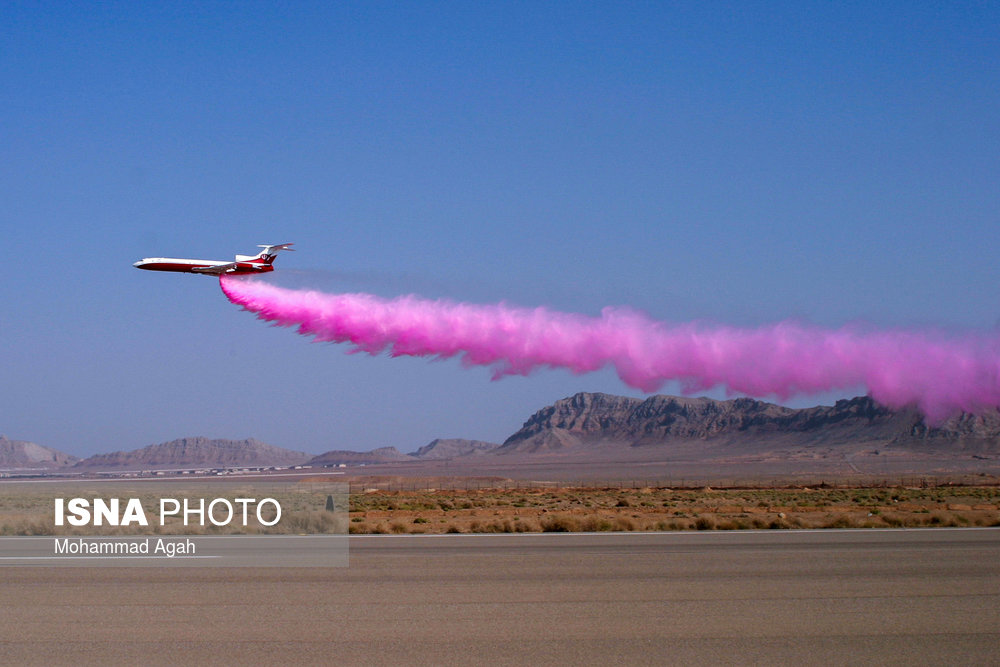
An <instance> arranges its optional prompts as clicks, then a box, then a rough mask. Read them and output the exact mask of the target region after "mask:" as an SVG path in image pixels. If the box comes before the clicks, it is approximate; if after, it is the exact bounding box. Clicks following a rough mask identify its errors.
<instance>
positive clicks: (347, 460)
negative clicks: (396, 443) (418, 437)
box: [308, 447, 412, 466]
mask: <svg viewBox="0 0 1000 667" xmlns="http://www.w3.org/2000/svg"><path fill="white" fill-rule="evenodd" d="M410 460H412V458H411V457H410V456H408V455H407V454H404V453H402V452H401V451H399V450H398V449H396V448H395V447H379V448H377V449H373V450H371V451H369V452H355V451H351V450H347V449H334V450H331V451H329V452H323V453H322V454H320V455H319V456H314V457H313V458H311V459H309V462H308V463H309V465H313V466H331V465H340V464H341V463H343V464H346V465H361V464H365V465H370V464H373V463H395V462H399V461H410Z"/></svg>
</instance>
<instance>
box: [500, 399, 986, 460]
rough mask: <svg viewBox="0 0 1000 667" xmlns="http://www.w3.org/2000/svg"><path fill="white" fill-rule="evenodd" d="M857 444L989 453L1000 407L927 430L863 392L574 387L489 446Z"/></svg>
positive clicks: (741, 448)
mask: <svg viewBox="0 0 1000 667" xmlns="http://www.w3.org/2000/svg"><path fill="white" fill-rule="evenodd" d="M858 445H865V446H870V447H879V446H881V447H895V448H906V449H908V450H913V451H925V452H930V451H934V450H948V451H952V452H954V451H961V452H964V453H966V454H989V455H996V454H998V453H1000V413H997V411H995V410H994V411H991V412H988V413H986V414H984V415H979V416H974V415H969V414H961V415H957V416H955V417H953V418H951V419H949V420H947V421H946V422H944V423H943V424H941V425H938V426H935V427H931V426H928V425H927V424H926V423H925V422H924V420H923V417H922V416H921V415H920V413H919V412H917V411H916V410H912V409H907V410H899V411H893V410H890V409H889V408H886V407H883V406H881V405H879V404H877V403H875V402H874V401H873V400H872V399H871V398H868V397H857V398H853V399H849V400H841V401H837V403H836V404H835V405H833V406H817V407H812V408H803V409H794V408H786V407H783V406H779V405H775V404H773V403H767V402H764V401H757V400H754V399H749V398H737V399H732V400H726V401H718V400H714V399H710V398H679V397H674V396H651V397H649V398H647V399H645V400H643V399H638V398H628V397H623V396H610V395H607V394H587V393H581V394H576V395H575V396H572V397H569V398H565V399H562V400H560V401H556V403H554V404H553V405H550V406H548V407H546V408H543V409H541V410H539V411H538V412H536V413H535V414H534V415H532V416H531V417H530V418H529V419H528V420H527V421H526V422H525V423H524V426H522V428H521V429H520V430H519V431H518V432H517V433H514V434H513V435H512V436H510V437H509V438H507V440H506V441H505V442H504V443H503V445H502V446H501V447H500V448H499V449H498V450H496V451H497V454H501V455H502V454H540V453H556V452H559V453H563V454H565V455H569V454H570V453H572V452H574V451H577V452H579V453H581V454H582V453H583V451H591V450H595V449H608V448H615V449H618V450H621V449H622V448H628V449H632V450H639V449H658V450H662V449H665V448H666V449H672V450H676V451H677V452H678V453H681V452H684V451H689V452H690V453H691V454H692V455H694V454H696V453H698V452H701V453H702V454H712V455H714V456H718V455H723V454H726V455H731V456H739V455H747V454H753V453H763V452H768V451H772V450H787V449H788V448H790V447H791V448H803V447H807V448H812V449H818V448H828V449H829V448H838V447H843V446H850V447H857V446H858Z"/></svg>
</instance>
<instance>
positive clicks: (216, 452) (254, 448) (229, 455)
mask: <svg viewBox="0 0 1000 667" xmlns="http://www.w3.org/2000/svg"><path fill="white" fill-rule="evenodd" d="M308 459H309V454H306V453H304V452H296V451H292V450H290V449H283V448H281V447H275V446H274V445H269V444H267V443H263V442H260V441H259V440H254V439H253V438H250V439H247V440H212V439H209V438H202V437H194V438H181V439H179V440H171V441H170V442H163V443H160V444H158V445H150V446H149V447H143V448H142V449H136V450H133V451H130V452H112V453H110V454H97V455H96V456H91V457H90V458H88V459H84V460H83V461H80V462H79V463H77V464H76V467H78V468H109V469H114V468H122V469H130V470H131V469H156V468H185V467H205V468H215V467H239V466H254V467H256V466H288V465H297V464H300V463H304V462H305V461H307V460H308Z"/></svg>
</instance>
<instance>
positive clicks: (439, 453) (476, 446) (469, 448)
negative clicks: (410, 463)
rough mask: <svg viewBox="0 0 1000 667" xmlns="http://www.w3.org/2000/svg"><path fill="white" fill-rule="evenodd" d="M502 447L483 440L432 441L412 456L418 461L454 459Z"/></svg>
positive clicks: (455, 439)
mask: <svg viewBox="0 0 1000 667" xmlns="http://www.w3.org/2000/svg"><path fill="white" fill-rule="evenodd" d="M499 446H500V445H499V444H498V443H495V442H484V441H482V440H463V439H462V438H447V439H441V438H439V439H437V440H432V441H431V442H429V443H427V444H426V445H424V446H423V447H421V448H420V449H418V450H417V451H415V452H414V453H413V454H412V456H414V457H416V458H418V459H426V460H431V459H452V458H455V457H456V456H470V455H472V454H483V453H485V452H489V451H492V450H494V449H496V448H497V447H499Z"/></svg>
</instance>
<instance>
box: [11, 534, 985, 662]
mask: <svg viewBox="0 0 1000 667" xmlns="http://www.w3.org/2000/svg"><path fill="white" fill-rule="evenodd" d="M350 549H351V553H350V561H351V564H350V566H349V567H347V568H294V569H293V568H267V569H263V568H258V569H251V568H234V569H231V570H225V569H219V568H176V569H156V568H38V567H4V568H2V569H0V577H2V582H3V583H2V584H0V591H2V599H3V603H2V608H0V609H2V611H0V643H2V646H0V649H2V654H0V655H2V658H0V661H2V662H4V663H5V664H38V665H49V664H139V663H142V664H163V665H168V664H169V665H178V664H337V665H441V664H491V665H563V664H571V665H581V664H601V665H606V664H640V665H642V664H648V665H661V664H775V663H779V664H780V663H783V664H789V663H794V664H817V665H818V664H823V665H831V664H844V665H847V664H908V665H911V664H997V663H1000V530H997V529H979V530H956V529H928V530H893V531H807V532H790V531H762V532H756V531H753V532H750V531H747V532H711V533H660V534H597V535H589V534H585V535H565V534H532V535H484V536H451V535H444V536H427V537H421V536H371V537H368V536H365V537H352V538H351V544H350Z"/></svg>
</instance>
